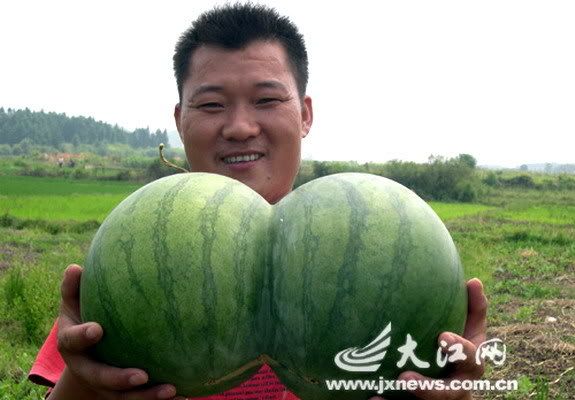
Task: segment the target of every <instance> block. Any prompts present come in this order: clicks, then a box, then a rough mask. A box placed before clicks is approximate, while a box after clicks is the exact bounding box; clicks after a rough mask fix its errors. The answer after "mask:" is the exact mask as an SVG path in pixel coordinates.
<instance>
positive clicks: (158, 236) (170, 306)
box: [152, 175, 193, 354]
mask: <svg viewBox="0 0 575 400" xmlns="http://www.w3.org/2000/svg"><path fill="white" fill-rule="evenodd" d="M189 180H190V175H182V178H181V179H180V180H179V181H178V182H177V183H176V184H175V185H174V186H172V187H170V188H169V189H168V190H167V191H166V193H165V194H164V196H162V198H161V199H160V203H159V204H158V207H157V209H156V210H155V211H154V214H155V217H156V218H155V226H154V235H153V237H152V240H153V253H154V264H155V265H156V268H157V273H158V275H157V277H158V284H159V285H160V288H161V289H162V291H163V293H164V296H165V298H166V304H167V308H166V309H165V310H162V311H164V312H165V314H164V319H165V322H166V324H167V325H168V327H169V328H170V334H171V339H172V343H171V345H172V349H174V350H173V351H174V352H178V351H181V352H182V353H184V354H191V352H193V349H189V348H188V346H186V345H185V342H184V338H185V337H186V336H185V333H186V332H185V331H184V327H183V325H182V318H181V313H180V309H179V304H178V301H177V299H176V283H177V280H176V278H174V276H173V274H172V265H170V263H169V259H170V254H169V248H168V240H167V236H168V233H169V230H170V227H169V223H170V214H171V213H172V211H173V208H174V202H175V200H176V198H177V197H178V194H179V193H180V191H181V190H182V189H184V187H186V185H187V183H188V182H189ZM166 339H167V338H166Z"/></svg>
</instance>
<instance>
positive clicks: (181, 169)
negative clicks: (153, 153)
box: [159, 143, 190, 172]
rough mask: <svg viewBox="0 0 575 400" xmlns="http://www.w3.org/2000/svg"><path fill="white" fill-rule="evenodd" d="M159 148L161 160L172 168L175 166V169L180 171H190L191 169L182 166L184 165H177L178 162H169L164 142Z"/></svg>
mask: <svg viewBox="0 0 575 400" xmlns="http://www.w3.org/2000/svg"><path fill="white" fill-rule="evenodd" d="M159 149H160V160H161V161H162V162H163V163H164V164H165V165H167V166H168V167H171V168H175V169H177V170H178V171H181V172H190V171H188V170H187V169H185V168H182V167H180V166H178V165H176V164H174V163H171V162H169V161H168V160H166V158H165V157H164V144H163V143H160V146H159Z"/></svg>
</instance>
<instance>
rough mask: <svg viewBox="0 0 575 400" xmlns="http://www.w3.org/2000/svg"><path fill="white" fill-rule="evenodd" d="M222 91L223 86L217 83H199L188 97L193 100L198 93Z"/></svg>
mask: <svg viewBox="0 0 575 400" xmlns="http://www.w3.org/2000/svg"><path fill="white" fill-rule="evenodd" d="M223 91H224V87H223V86H219V85H200V87H199V88H197V89H196V90H195V91H194V93H192V96H191V97H190V101H191V100H193V99H194V98H195V97H196V96H199V95H200V94H203V93H209V92H216V93H220V92H223Z"/></svg>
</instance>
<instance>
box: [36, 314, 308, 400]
mask: <svg viewBox="0 0 575 400" xmlns="http://www.w3.org/2000/svg"><path fill="white" fill-rule="evenodd" d="M57 343H58V324H54V326H53V327H52V330H51V331H50V333H49V334H48V337H47V338H46V341H45V342H44V344H43V345H42V347H41V348H40V351H39V352H38V355H37V356H36V361H34V364H33V365H32V369H31V370H30V373H29V375H28V379H30V380H31V381H32V382H34V383H37V384H40V385H45V386H49V387H52V386H54V385H55V384H56V382H57V381H58V379H60V375H61V374H62V371H64V367H65V366H66V364H65V363H64V360H63V359H62V356H61V355H60V353H59V352H58V347H57ZM195 399H198V400H299V399H298V398H297V397H296V396H295V395H294V394H293V393H291V392H290V391H288V390H287V389H286V387H285V386H284V385H283V384H282V383H281V382H280V380H279V379H278V377H277V376H276V374H275V373H274V372H273V370H272V369H271V368H270V367H269V366H268V365H263V366H262V367H261V368H260V370H259V371H258V372H257V373H256V374H255V375H254V376H252V377H251V378H250V379H249V380H247V381H245V382H244V383H242V384H241V385H240V386H238V387H236V388H234V389H230V390H228V391H227V392H224V393H222V394H217V395H214V396H209V397H201V398H200V397H196V398H195Z"/></svg>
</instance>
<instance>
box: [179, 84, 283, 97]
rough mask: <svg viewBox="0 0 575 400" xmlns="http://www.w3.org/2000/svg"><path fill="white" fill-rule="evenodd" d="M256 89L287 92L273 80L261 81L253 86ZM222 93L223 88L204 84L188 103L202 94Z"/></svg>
mask: <svg viewBox="0 0 575 400" xmlns="http://www.w3.org/2000/svg"><path fill="white" fill-rule="evenodd" d="M254 86H255V87H256V88H263V89H280V90H284V91H288V89H287V87H286V86H285V85H284V84H283V83H281V82H280V81H274V80H270V81H261V82H258V83H256V84H255V85H254ZM223 91H224V87H223V86H220V85H210V84H206V85H200V87H198V88H197V89H196V90H195V91H194V93H192V96H191V97H190V101H191V100H193V99H194V98H195V97H197V96H199V95H201V94H204V93H209V92H215V93H221V92H223Z"/></svg>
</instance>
